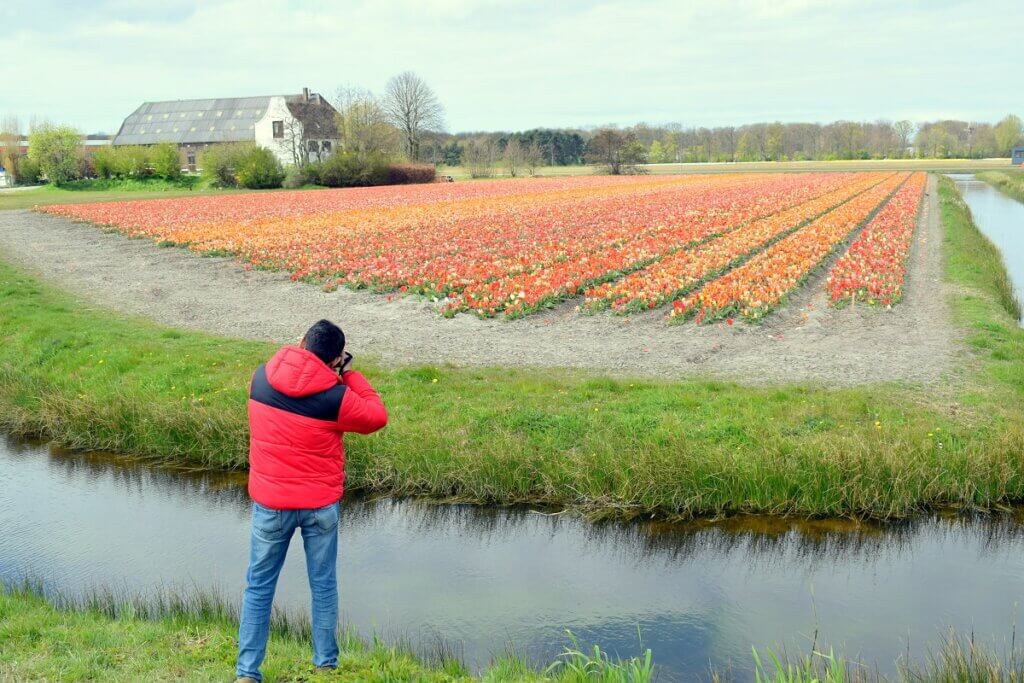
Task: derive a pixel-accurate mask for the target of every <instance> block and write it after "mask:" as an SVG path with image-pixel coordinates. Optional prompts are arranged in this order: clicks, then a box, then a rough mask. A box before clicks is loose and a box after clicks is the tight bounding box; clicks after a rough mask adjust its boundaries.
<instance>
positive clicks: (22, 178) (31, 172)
mask: <svg viewBox="0 0 1024 683" xmlns="http://www.w3.org/2000/svg"><path fill="white" fill-rule="evenodd" d="M39 175H40V172H39V164H38V163H36V161H35V159H33V158H31V157H28V156H20V157H18V161H17V165H16V166H15V174H14V180H15V182H16V183H17V184H18V185H35V184H37V183H38V182H39Z"/></svg>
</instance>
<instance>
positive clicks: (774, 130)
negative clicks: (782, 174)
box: [764, 123, 785, 161]
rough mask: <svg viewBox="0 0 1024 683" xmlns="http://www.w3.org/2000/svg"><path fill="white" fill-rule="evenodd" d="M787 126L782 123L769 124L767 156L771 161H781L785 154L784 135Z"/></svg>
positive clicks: (766, 145) (766, 144) (766, 141)
mask: <svg viewBox="0 0 1024 683" xmlns="http://www.w3.org/2000/svg"><path fill="white" fill-rule="evenodd" d="M784 134H785V128H784V127H783V125H782V124H781V123H773V124H771V125H770V126H768V130H767V133H766V137H765V143H764V146H765V156H767V157H768V159H770V160H771V161H781V160H782V156H783V149H784V148H783V136H784Z"/></svg>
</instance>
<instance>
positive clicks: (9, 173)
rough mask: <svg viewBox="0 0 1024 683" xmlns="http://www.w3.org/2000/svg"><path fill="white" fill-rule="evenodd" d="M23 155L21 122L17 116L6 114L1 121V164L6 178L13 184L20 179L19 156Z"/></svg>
mask: <svg viewBox="0 0 1024 683" xmlns="http://www.w3.org/2000/svg"><path fill="white" fill-rule="evenodd" d="M19 156H21V122H20V121H18V118H17V117H16V116H5V117H4V118H3V120H2V121H0V166H2V167H3V168H4V171H5V174H6V175H5V176H4V180H5V181H6V182H7V184H8V185H13V184H14V182H15V181H16V180H17V179H18V168H17V167H18V157H19Z"/></svg>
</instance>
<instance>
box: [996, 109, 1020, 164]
mask: <svg viewBox="0 0 1024 683" xmlns="http://www.w3.org/2000/svg"><path fill="white" fill-rule="evenodd" d="M993 132H994V133H995V136H996V149H997V150H998V153H999V154H1000V155H1001V156H1007V157H1008V156H1010V150H1011V149H1012V148H1013V147H1014V146H1015V145H1017V144H1019V143H1020V141H1021V140H1024V123H1022V122H1021V120H1020V117H1019V116H1015V115H1013V114H1010V115H1009V116H1007V117H1006V118H1004V119H1003V120H1002V121H1000V122H999V123H997V124H996V127H995V130H994V131H993Z"/></svg>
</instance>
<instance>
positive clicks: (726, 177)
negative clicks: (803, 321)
mask: <svg viewBox="0 0 1024 683" xmlns="http://www.w3.org/2000/svg"><path fill="white" fill-rule="evenodd" d="M924 183H925V175H924V174H923V173H916V174H909V173H891V172H877V173H776V174H755V173H750V174H740V173H736V174H721V175H686V176H658V177H643V176H640V177H636V176H633V177H599V176H594V177H568V178H557V179H521V180H500V181H486V182H467V183H438V184H432V185H412V186H397V187H377V188H359V189H346V190H309V191H294V192H264V193H253V194H237V195H219V196H201V197H181V198H173V199H158V200H144V201H121V202H111V203H95V204H81V205H61V206H48V207H42V208H40V209H39V210H40V211H46V212H48V213H51V214H54V215H59V216H64V217H67V218H73V219H77V220H82V221H88V222H91V223H95V224H99V225H103V226H109V227H111V228H113V229H116V230H118V231H121V232H123V233H125V234H127V235H130V236H133V237H145V238H149V239H152V240H154V241H156V242H159V243H161V244H176V245H182V246H187V247H188V248H189V249H192V250H194V251H196V252H200V253H207V254H230V255H233V256H235V257H236V258H238V259H240V260H241V261H243V262H245V263H246V264H248V265H250V266H252V267H258V268H266V269H273V270H283V271H287V272H289V273H291V276H292V278H293V279H294V280H303V281H309V282H315V283H318V284H320V285H322V286H324V287H326V288H328V289H332V288H335V287H339V286H345V287H350V288H353V289H361V288H367V289H372V290H374V291H378V292H386V293H388V294H389V297H388V298H389V299H390V298H393V297H394V296H401V295H420V296H425V297H428V298H430V299H431V300H433V301H436V302H437V304H438V310H439V311H440V312H441V313H443V314H445V315H455V314H458V313H460V312H472V313H476V314H477V315H480V316H483V317H490V316H495V315H502V316H505V317H519V316H523V315H527V314H530V313H533V312H536V311H539V310H543V309H546V308H550V307H551V306H553V305H556V304H558V303H559V302H562V301H566V300H575V302H576V304H577V305H578V307H579V309H580V311H581V312H583V313H593V312H598V311H602V310H608V311H610V312H611V313H613V314H629V313H636V312H641V311H647V310H652V309H664V311H665V316H664V317H665V318H667V319H668V320H670V321H672V322H681V321H684V320H689V319H694V320H696V321H698V322H707V321H711V320H716V319H719V318H723V317H730V318H731V317H732V316H741V317H744V318H747V319H751V320H754V319H758V318H761V317H763V316H764V315H766V314H767V313H768V312H770V311H771V310H773V309H774V308H776V307H777V306H779V305H780V304H781V303H783V302H784V300H785V299H786V297H787V296H788V295H789V294H790V293H792V292H793V291H795V290H796V289H797V288H798V287H800V286H801V285H802V284H803V283H804V281H805V280H806V279H807V278H808V276H809V275H810V274H811V273H812V272H814V271H816V270H818V269H820V268H821V266H822V264H823V262H825V261H826V259H828V257H829V256H831V255H832V254H833V253H835V252H837V251H839V250H840V249H842V248H843V247H844V245H846V244H847V243H849V242H850V240H851V239H852V240H853V241H852V244H851V246H850V249H849V251H848V252H847V253H846V254H845V255H843V256H842V257H841V258H840V259H839V260H838V262H837V263H836V265H835V267H834V268H833V269H832V271H831V272H830V274H829V277H828V281H827V289H828V294H829V296H830V298H831V300H832V301H833V302H834V303H837V304H841V303H844V302H852V301H856V300H863V301H867V302H869V303H881V304H887V305H888V304H892V303H895V302H897V301H899V299H900V295H901V291H902V285H903V277H904V271H905V267H906V266H905V264H906V259H907V255H908V253H909V249H910V244H911V238H912V236H913V231H914V226H915V225H916V222H917V213H918V206H919V205H920V199H921V195H922V192H923V189H924ZM861 228H863V229H862V230H861ZM858 230H860V232H859V233H858Z"/></svg>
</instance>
